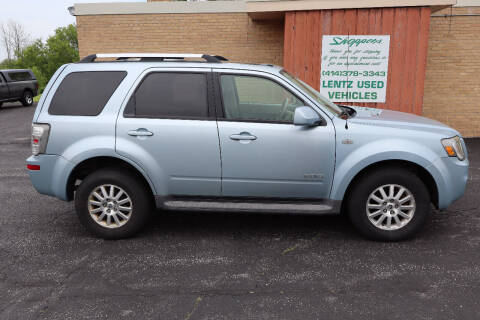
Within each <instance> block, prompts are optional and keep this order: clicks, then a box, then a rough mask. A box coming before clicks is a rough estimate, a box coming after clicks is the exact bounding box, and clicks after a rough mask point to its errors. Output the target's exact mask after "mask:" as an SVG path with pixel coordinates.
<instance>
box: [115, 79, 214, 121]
mask: <svg viewBox="0 0 480 320" xmlns="http://www.w3.org/2000/svg"><path fill="white" fill-rule="evenodd" d="M154 73H170V74H172V73H175V74H178V73H181V74H203V75H205V79H206V84H207V116H206V117H191V116H190V117H187V116H138V115H136V114H130V113H127V111H128V105H129V103H130V100H131V99H132V98H133V97H134V96H135V94H136V93H137V91H138V89H139V88H140V87H141V86H142V84H143V82H144V81H145V79H147V77H148V76H150V75H151V74H154ZM212 77H213V75H212V72H211V71H209V70H205V71H198V70H192V71H188V70H181V71H176V70H151V71H149V72H146V73H145V74H143V76H142V79H141V80H140V81H139V82H138V83H137V85H136V86H135V87H134V89H133V91H132V92H131V94H130V95H129V96H128V99H127V100H126V103H125V107H124V108H123V112H122V115H123V117H124V118H135V119H171V120H204V121H212V120H216V109H215V104H214V100H215V97H214V88H213V80H212V79H213V78H212Z"/></svg>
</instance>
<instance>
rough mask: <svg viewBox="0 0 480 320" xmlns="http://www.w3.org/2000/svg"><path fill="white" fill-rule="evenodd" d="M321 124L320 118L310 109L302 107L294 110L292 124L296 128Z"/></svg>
mask: <svg viewBox="0 0 480 320" xmlns="http://www.w3.org/2000/svg"><path fill="white" fill-rule="evenodd" d="M321 122H322V118H320V116H319V115H318V113H317V112H315V110H313V109H312V108H311V107H307V106H303V107H298V108H296V109H295V115H294V117H293V124H294V125H296V126H315V125H318V124H320V123H321Z"/></svg>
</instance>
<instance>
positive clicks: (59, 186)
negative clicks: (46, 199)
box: [27, 154, 74, 201]
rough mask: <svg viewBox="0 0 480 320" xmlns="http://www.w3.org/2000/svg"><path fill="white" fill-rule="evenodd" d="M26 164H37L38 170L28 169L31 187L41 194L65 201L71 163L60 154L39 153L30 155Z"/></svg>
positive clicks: (71, 168) (71, 167)
mask: <svg viewBox="0 0 480 320" xmlns="http://www.w3.org/2000/svg"><path fill="white" fill-rule="evenodd" d="M27 164H32V165H39V166H40V170H29V171H28V174H29V176H30V181H31V182H32V184H33V187H34V188H35V189H36V190H37V191H38V192H39V193H41V194H45V195H49V196H54V197H56V198H59V199H61V200H64V201H67V200H68V196H67V181H68V177H69V175H70V172H71V171H72V170H73V167H74V166H73V164H72V163H71V162H70V161H68V160H67V159H65V158H64V157H62V156H58V155H49V154H41V155H38V156H31V157H29V158H28V159H27Z"/></svg>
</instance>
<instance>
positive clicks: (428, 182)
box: [342, 160, 439, 209]
mask: <svg viewBox="0 0 480 320" xmlns="http://www.w3.org/2000/svg"><path fill="white" fill-rule="evenodd" d="M385 167H396V168H404V169H407V170H409V171H411V172H413V173H414V174H415V175H417V176H418V177H419V178H420V179H421V180H422V181H423V182H424V183H425V186H426V187H427V189H428V192H429V194H430V201H431V202H432V203H433V205H434V206H435V207H436V208H438V206H439V193H438V187H437V183H436V181H435V179H434V178H433V176H432V175H431V173H430V172H429V171H428V170H427V169H425V168H424V167H422V166H421V165H419V164H417V163H415V162H412V161H408V160H383V161H378V162H374V163H371V164H369V165H368V166H366V167H364V168H363V169H361V170H360V171H359V172H357V174H356V175H355V176H354V177H353V178H352V179H351V181H350V183H349V184H348V187H347V188H346V190H345V193H344V196H343V198H344V200H347V199H348V197H349V195H350V192H351V190H352V188H353V186H354V185H355V184H356V183H358V182H359V181H360V180H361V179H362V178H363V177H364V176H366V175H368V174H370V173H371V172H373V171H375V170H378V169H381V168H385ZM346 203H347V201H342V209H343V205H344V204H346Z"/></svg>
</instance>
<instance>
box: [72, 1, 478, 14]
mask: <svg viewBox="0 0 480 320" xmlns="http://www.w3.org/2000/svg"><path fill="white" fill-rule="evenodd" d="M464 1H465V0H464ZM470 1H472V0H470ZM456 3H457V0H294V1H293V0H276V1H272V0H242V1H196V2H189V1H160V2H111V3H108V2H107V3H105V2H103V3H76V4H75V5H74V7H73V8H69V11H70V13H71V14H72V15H74V16H83V15H114V14H115V15H121V14H162V13H166V14H176V13H179V14H185V13H254V12H281V11H297V10H322V9H348V8H381V7H413V6H429V7H437V6H450V5H455V4H456Z"/></svg>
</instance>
